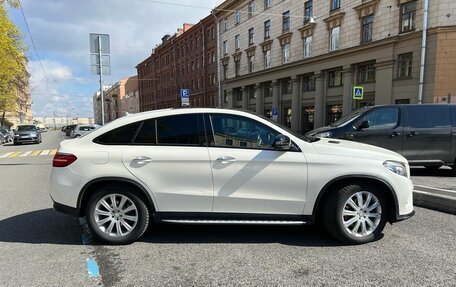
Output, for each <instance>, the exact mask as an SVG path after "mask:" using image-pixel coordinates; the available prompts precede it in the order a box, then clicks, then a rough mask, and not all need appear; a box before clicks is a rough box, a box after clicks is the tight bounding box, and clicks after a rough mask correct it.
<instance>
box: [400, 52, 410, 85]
mask: <svg viewBox="0 0 456 287" xmlns="http://www.w3.org/2000/svg"><path fill="white" fill-rule="evenodd" d="M412 61H413V53H405V54H400V55H399V60H398V78H400V79H401V78H402V79H403V78H410V77H411V76H412Z"/></svg>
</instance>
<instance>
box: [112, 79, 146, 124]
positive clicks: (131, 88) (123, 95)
mask: <svg viewBox="0 0 456 287" xmlns="http://www.w3.org/2000/svg"><path fill="white" fill-rule="evenodd" d="M137 94H138V77H137V76H133V77H129V78H125V79H122V80H120V81H119V82H117V83H115V84H114V85H112V86H111V87H110V88H109V89H107V90H106V92H105V93H104V99H105V122H110V121H113V120H115V119H118V118H120V117H123V116H125V115H126V112H128V113H130V111H133V110H134V111H138V110H139V97H138V95H137ZM135 95H136V96H135ZM135 98H136V100H137V103H135ZM125 104H128V105H129V106H128V107H124V105H125Z"/></svg>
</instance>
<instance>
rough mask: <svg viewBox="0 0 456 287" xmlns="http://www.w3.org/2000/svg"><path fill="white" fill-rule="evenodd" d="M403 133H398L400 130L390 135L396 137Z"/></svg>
mask: <svg viewBox="0 0 456 287" xmlns="http://www.w3.org/2000/svg"><path fill="white" fill-rule="evenodd" d="M400 135H401V134H400V133H398V132H392V133H391V135H390V138H395V137H397V136H400Z"/></svg>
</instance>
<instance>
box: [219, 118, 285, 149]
mask: <svg viewBox="0 0 456 287" xmlns="http://www.w3.org/2000/svg"><path fill="white" fill-rule="evenodd" d="M211 123H212V129H213V137H214V139H213V140H211V146H214V147H229V148H245V149H266V150H273V149H274V147H273V144H274V141H275V139H276V137H277V135H278V132H276V131H275V130H273V129H271V128H270V127H268V126H266V125H264V124H262V123H259V122H257V121H255V120H252V119H249V118H245V117H241V116H235V115H225V114H213V115H211Z"/></svg>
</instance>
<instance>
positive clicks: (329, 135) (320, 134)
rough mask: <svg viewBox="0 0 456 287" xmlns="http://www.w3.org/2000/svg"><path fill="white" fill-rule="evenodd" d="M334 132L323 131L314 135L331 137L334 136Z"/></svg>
mask: <svg viewBox="0 0 456 287" xmlns="http://www.w3.org/2000/svg"><path fill="white" fill-rule="evenodd" d="M332 134H333V133H332V132H322V133H318V134H315V135H314V137H316V138H330V137H331V136H332Z"/></svg>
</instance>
